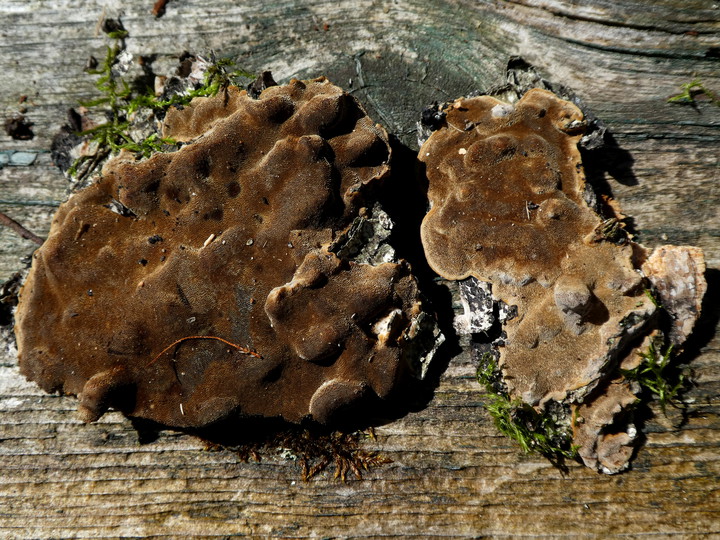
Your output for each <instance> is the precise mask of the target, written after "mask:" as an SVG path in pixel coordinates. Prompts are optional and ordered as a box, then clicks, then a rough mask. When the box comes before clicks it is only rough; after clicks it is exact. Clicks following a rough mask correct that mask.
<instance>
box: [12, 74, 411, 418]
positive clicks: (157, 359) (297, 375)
mask: <svg viewBox="0 0 720 540" xmlns="http://www.w3.org/2000/svg"><path fill="white" fill-rule="evenodd" d="M164 134H165V135H166V136H171V137H173V138H175V139H176V140H179V141H185V142H187V143H188V144H186V145H185V146H184V147H183V148H181V149H180V150H179V151H177V152H175V153H167V154H156V155H154V156H153V157H151V158H150V159H147V160H145V161H136V160H135V159H134V158H132V157H131V156H127V155H121V156H119V157H117V158H115V159H114V160H113V161H111V162H109V163H108V164H107V165H106V167H105V168H104V171H103V176H102V178H101V179H100V181H99V182H97V183H96V184H94V185H92V186H90V187H88V188H86V189H84V190H82V191H80V192H78V193H77V194H75V195H74V196H72V197H71V198H70V200H69V201H68V202H66V203H65V204H63V205H62V206H61V208H60V209H59V211H58V213H57V215H56V216H55V219H54V222H53V225H52V230H51V232H50V235H49V237H48V240H47V242H45V244H44V245H43V246H42V247H41V248H40V249H39V250H38V251H37V252H36V253H35V256H34V261H33V267H32V270H31V273H30V276H29V277H28V280H27V282H26V283H25V286H24V288H23V290H22V293H21V297H20V305H19V307H18V310H17V319H16V320H17V326H16V333H17V336H18V344H19V356H20V369H21V370H22V372H23V373H24V374H25V375H26V376H27V377H28V378H30V379H32V380H34V381H36V382H38V384H40V385H41V386H42V387H43V388H44V389H45V390H47V391H61V392H65V393H70V394H77V395H79V396H80V402H81V410H82V412H83V415H84V418H85V419H87V420H93V419H96V418H97V417H99V416H100V415H101V414H102V413H103V412H104V411H105V410H106V409H107V407H109V406H116V407H117V406H119V405H120V404H122V408H123V410H124V412H126V413H127V414H129V415H131V416H135V417H142V418H147V419H151V420H155V421H158V422H161V423H163V424H166V425H171V426H178V427H202V426H205V425H208V424H210V423H212V422H215V421H218V420H220V419H222V418H225V417H227V416H231V415H259V416H267V417H274V416H278V417H283V418H285V419H287V420H289V421H293V422H299V421H300V420H302V419H303V418H305V417H308V416H312V417H313V418H314V419H315V420H318V421H320V422H324V423H328V422H333V421H335V420H338V411H345V410H346V409H348V408H351V409H354V410H355V411H357V410H358V408H359V407H360V406H361V405H362V404H365V403H371V402H378V401H381V400H383V399H384V398H387V397H388V396H389V395H390V394H391V392H392V391H393V390H394V389H395V388H396V387H397V386H398V385H400V384H401V383H402V382H403V380H404V377H405V376H406V375H408V373H409V372H410V369H409V368H408V367H407V362H406V360H405V359H404V358H403V352H404V351H405V350H406V349H407V346H406V344H405V343H404V341H405V340H406V336H407V331H406V330H408V329H409V328H411V327H412V324H413V322H415V321H416V320H417V318H418V316H419V315H420V313H421V306H420V301H419V296H418V291H417V287H416V283H415V279H414V278H413V277H412V276H411V274H410V271H409V268H408V267H407V265H405V264H404V263H402V262H401V263H395V262H386V263H382V264H378V265H376V266H371V265H369V264H359V263H354V262H350V261H348V260H344V259H339V258H338V257H337V256H336V255H335V254H333V253H330V252H329V251H328V250H327V249H326V248H327V246H328V245H329V244H330V243H331V242H332V241H333V240H334V239H335V238H336V237H337V236H338V234H340V233H341V232H342V231H343V230H345V229H346V228H347V227H349V226H350V225H351V223H352V222H353V220H354V219H355V218H357V217H358V215H359V214H360V211H361V209H363V207H364V205H365V204H367V202H368V200H369V196H370V193H371V191H372V190H373V189H375V187H376V186H378V185H379V184H380V183H382V182H383V180H384V178H385V177H386V176H387V174H388V172H389V158H390V147H389V144H388V140H387V135H386V133H385V131H384V130H383V129H382V128H381V127H379V126H376V125H375V124H373V123H372V122H371V120H370V119H369V118H368V117H367V115H366V114H365V111H364V110H363V109H362V107H361V106H360V105H359V104H358V102H357V101H356V100H355V99H354V98H353V97H351V96H350V95H348V94H346V93H344V92H343V91H342V90H341V89H339V88H337V87H336V86H333V85H332V84H330V83H329V82H328V81H326V80H324V79H317V80H313V81H297V80H294V81H291V82H290V83H289V84H288V85H286V86H276V87H271V88H268V89H266V90H264V91H263V92H262V94H261V95H260V96H259V98H258V99H253V98H251V97H249V96H248V95H247V94H246V92H245V91H240V90H238V89H237V88H233V87H230V88H228V89H227V92H224V93H223V92H221V93H220V94H219V95H218V96H216V97H213V98H201V99H196V100H194V101H193V102H192V103H191V104H190V105H189V106H187V107H185V108H184V109H183V110H171V111H170V112H169V113H168V115H167V117H166V120H165V126H164ZM370 202H371V201H370ZM139 261H142V263H140V264H139V263H138V262H139ZM90 290H92V294H90V293H89V291H90ZM388 318H391V319H392V322H391V323H387V324H386V321H388ZM378 329H382V331H380V330H378ZM192 336H198V338H193V337H192ZM202 336H216V337H218V338H222V339H199V337H202ZM223 340H226V341H223ZM176 342H177V343H176ZM228 342H229V343H231V344H236V345H238V347H235V346H229V345H228V344H227V343H228ZM171 344H175V345H174V346H173V347H170V349H169V350H167V351H164V349H165V348H167V347H168V346H169V345H171ZM163 351H164V352H163ZM246 351H256V353H257V354H248V353H247V352H246ZM120 394H122V399H120V397H118V396H119V395H120ZM128 396H131V397H132V399H130V398H129V397H128ZM360 410H362V409H360Z"/></svg>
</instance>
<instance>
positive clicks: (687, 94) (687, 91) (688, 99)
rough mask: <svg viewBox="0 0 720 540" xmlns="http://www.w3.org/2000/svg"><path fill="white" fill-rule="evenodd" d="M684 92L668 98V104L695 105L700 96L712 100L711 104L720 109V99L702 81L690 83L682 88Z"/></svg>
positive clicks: (697, 80) (696, 80)
mask: <svg viewBox="0 0 720 540" xmlns="http://www.w3.org/2000/svg"><path fill="white" fill-rule="evenodd" d="M680 88H681V89H682V92H680V93H679V94H677V95H674V96H672V97H670V98H668V103H679V104H682V105H695V104H696V102H695V98H696V97H697V96H699V95H705V96H707V97H708V98H709V99H710V103H712V104H713V105H717V106H719V107H720V98H719V97H718V95H717V94H716V93H715V92H713V91H711V90H710V89H709V88H708V87H707V86H705V85H704V84H703V83H702V82H701V81H700V79H695V80H693V81H690V82H689V83H685V84H683V85H681V86H680Z"/></svg>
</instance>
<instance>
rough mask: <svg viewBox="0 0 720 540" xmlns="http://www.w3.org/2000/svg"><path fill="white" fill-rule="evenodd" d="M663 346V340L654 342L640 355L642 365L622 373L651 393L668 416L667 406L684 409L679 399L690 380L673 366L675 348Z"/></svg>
mask: <svg viewBox="0 0 720 540" xmlns="http://www.w3.org/2000/svg"><path fill="white" fill-rule="evenodd" d="M662 345H663V340H662V338H657V339H654V340H652V341H651V342H650V345H649V346H648V348H647V350H646V351H644V352H640V353H638V354H639V355H640V357H641V358H642V362H641V363H640V365H638V366H637V367H635V368H633V369H623V370H620V372H621V373H622V375H623V376H624V377H625V378H626V379H627V380H629V381H635V382H637V383H638V384H639V385H640V386H641V387H642V388H643V389H645V390H647V391H648V392H650V394H651V395H652V396H654V397H655V398H656V399H657V401H658V404H659V405H660V408H661V409H662V411H663V414H667V413H666V407H667V405H672V406H673V407H676V408H681V407H682V404H681V402H680V401H679V399H678V397H679V395H680V393H682V391H683V390H684V389H685V387H686V386H687V384H688V383H689V379H688V377H687V375H686V373H685V372H683V371H678V370H677V367H676V366H674V365H673V362H672V360H673V358H674V356H675V355H674V353H673V346H672V345H670V346H668V347H667V348H665V349H664V350H663V348H662Z"/></svg>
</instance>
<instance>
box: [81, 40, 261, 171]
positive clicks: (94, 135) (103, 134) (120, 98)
mask: <svg viewBox="0 0 720 540" xmlns="http://www.w3.org/2000/svg"><path fill="white" fill-rule="evenodd" d="M108 35H109V36H110V38H111V39H113V40H114V43H113V44H112V45H111V46H108V48H107V52H106V54H105V60H104V61H103V63H102V64H101V65H100V66H99V67H98V68H97V69H93V70H89V71H88V73H90V74H91V75H97V76H98V78H97V81H96V82H95V86H96V88H97V89H98V91H99V93H100V95H99V96H98V97H97V98H95V99H92V100H89V101H85V102H81V105H83V106H84V107H86V108H88V109H91V110H92V109H95V110H96V111H98V112H102V113H104V115H105V116H106V117H107V118H108V121H107V122H106V123H104V124H100V125H98V126H95V127H93V128H92V129H88V130H86V131H83V132H81V133H79V135H80V136H83V137H88V138H89V139H90V140H91V141H92V142H94V143H96V145H97V150H96V151H95V152H94V153H93V154H92V155H87V156H83V157H81V158H79V159H77V160H76V161H75V162H74V163H73V164H72V166H71V167H70V169H69V170H68V174H69V175H70V176H71V177H75V178H76V179H78V180H79V179H81V178H84V177H87V176H89V175H90V174H92V173H93V171H95V170H96V168H97V167H98V166H99V165H100V164H101V163H102V161H103V160H104V159H105V158H107V157H108V156H109V155H111V154H114V153H117V152H119V151H121V150H127V151H130V152H134V153H135V154H136V155H137V156H138V157H149V156H150V155H152V154H153V153H155V152H158V151H161V150H163V149H167V148H168V147H172V146H173V145H175V144H176V141H174V140H173V139H171V138H163V137H161V136H160V135H159V134H158V133H152V134H150V135H149V136H147V137H146V138H144V139H139V140H138V139H134V138H133V136H132V135H131V134H130V127H131V118H132V115H133V113H135V112H137V111H138V110H140V109H142V108H147V109H151V110H152V111H153V112H154V113H155V115H156V116H158V115H159V114H164V113H165V111H167V110H168V109H169V108H170V107H173V106H183V105H187V104H188V103H190V101H192V100H193V99H194V98H196V97H208V96H214V95H216V94H217V93H218V92H220V91H222V90H225V89H226V88H227V87H228V86H230V85H231V84H234V83H235V82H237V81H238V80H239V79H241V78H247V79H250V78H253V75H252V74H251V73H248V72H246V71H243V70H241V69H235V68H234V64H233V62H232V61H231V60H229V59H219V60H215V59H214V58H212V59H211V63H210V65H209V67H208V68H207V70H206V71H205V78H204V81H203V83H202V84H201V85H200V86H198V87H197V88H195V89H194V90H190V91H188V92H186V93H183V94H175V95H172V96H170V97H169V98H168V99H161V98H160V97H157V96H156V95H155V93H154V90H153V89H152V88H149V87H146V88H143V89H141V90H136V89H134V88H133V87H132V86H131V84H129V83H128V81H127V80H125V78H123V76H122V75H119V74H118V73H117V72H115V71H113V67H115V66H116V64H117V63H118V57H119V55H120V53H122V52H123V50H124V49H125V44H124V38H126V37H127V32H126V31H115V32H110V33H109V34H108Z"/></svg>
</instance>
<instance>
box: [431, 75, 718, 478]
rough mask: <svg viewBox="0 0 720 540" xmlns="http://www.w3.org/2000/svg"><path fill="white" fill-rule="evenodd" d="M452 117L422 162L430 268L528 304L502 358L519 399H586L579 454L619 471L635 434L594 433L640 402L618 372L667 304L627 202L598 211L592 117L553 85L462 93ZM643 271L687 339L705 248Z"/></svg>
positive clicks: (675, 253)
mask: <svg viewBox="0 0 720 540" xmlns="http://www.w3.org/2000/svg"><path fill="white" fill-rule="evenodd" d="M445 112H446V116H445V119H444V124H443V126H442V127H441V128H440V129H438V130H437V131H435V132H434V133H433V134H432V135H431V136H430V137H429V139H428V140H427V141H426V142H425V143H424V145H423V146H422V148H421V149H420V155H419V157H420V160H421V161H422V162H424V164H425V167H426V173H427V178H428V183H429V187H428V198H429V201H430V206H431V207H430V211H429V212H428V214H427V215H426V216H425V219H424V220H423V223H422V227H421V237H422V243H423V247H424V249H425V254H426V257H427V259H428V262H429V264H430V266H431V267H432V268H433V269H434V270H435V271H436V272H437V273H438V274H440V275H441V276H443V277H445V278H447V279H452V280H462V279H465V278H468V277H469V276H472V277H474V278H477V279H478V280H481V281H484V282H488V283H490V284H492V294H493V297H494V298H495V299H496V300H499V301H502V302H504V303H505V304H506V305H508V306H514V307H515V308H516V309H517V316H516V317H514V318H510V319H508V320H506V321H505V322H504V323H503V325H504V328H503V329H504V331H505V332H506V335H507V337H506V338H504V339H503V346H501V347H500V350H499V352H500V359H499V366H500V368H501V370H502V373H503V377H504V382H505V384H506V385H507V388H508V390H509V392H510V395H511V397H513V398H521V399H522V400H523V401H524V402H525V403H528V404H530V405H532V406H534V407H536V408H538V409H543V408H544V407H545V406H546V405H547V404H549V403H551V402H565V403H570V404H576V405H578V404H582V403H585V405H584V407H585V409H583V410H582V411H581V413H582V414H585V415H587V417H588V423H587V424H586V425H585V427H583V428H579V430H577V431H576V437H577V438H578V441H579V442H578V444H579V445H580V455H581V456H582V457H583V459H585V461H586V463H587V464H588V466H592V467H599V468H603V470H607V471H610V472H616V471H617V470H620V469H621V468H622V467H623V466H624V464H626V463H627V459H629V456H630V454H631V451H629V450H628V447H629V445H630V444H631V441H632V439H633V437H630V436H628V435H627V432H625V435H626V436H623V437H621V436H619V435H618V436H614V437H612V438H608V437H605V435H603V429H604V427H603V428H602V429H601V428H600V427H598V426H597V425H595V424H598V425H602V426H605V425H606V424H605V423H604V422H612V421H613V418H614V416H613V415H608V414H605V413H602V414H601V413H598V412H597V411H598V410H600V411H604V410H606V409H608V408H609V409H612V410H615V408H616V407H617V408H619V409H623V408H625V407H626V406H627V404H628V403H629V401H628V400H629V399H630V398H629V397H628V396H629V395H630V396H632V395H633V394H632V393H631V392H628V391H625V390H622V391H621V390H616V389H615V387H614V386H608V384H609V382H608V381H607V377H608V374H609V373H611V372H612V371H613V370H614V369H616V367H617V364H618V362H619V360H618V359H619V358H620V356H621V355H622V354H624V352H625V349H627V347H628V346H629V344H630V343H631V342H633V341H636V340H637V339H639V338H640V337H642V336H643V335H646V334H647V333H648V332H649V331H651V330H652V329H653V328H654V325H655V314H656V311H657V309H658V308H657V307H656V305H655V303H654V302H653V300H652V299H651V298H650V297H649V296H648V295H646V294H645V289H646V287H647V286H648V284H647V282H646V281H645V279H644V277H643V274H642V273H641V271H640V265H641V264H642V263H643V261H644V260H645V259H646V258H647V253H646V251H645V249H644V248H642V247H641V246H639V245H638V244H635V243H634V242H632V241H629V240H628V239H627V238H624V237H623V235H622V234H618V233H619V230H618V229H619V228H621V225H620V224H619V218H620V217H621V214H619V210H617V205H616V204H614V203H611V204H606V207H607V210H608V211H610V212H613V211H616V212H617V213H616V215H614V216H611V217H610V218H607V219H604V218H603V217H602V216H600V215H598V213H597V212H596V211H595V210H594V209H593V208H591V207H590V205H589V204H588V202H587V201H588V200H590V201H592V200H593V198H594V197H593V196H592V194H591V193H589V191H588V190H589V188H588V187H587V186H586V184H585V177H584V173H583V167H582V162H581V157H580V153H579V150H578V147H577V145H578V142H579V140H580V138H581V137H582V134H583V127H584V122H583V114H582V112H581V111H580V110H579V109H578V108H577V107H576V106H575V105H573V104H572V103H569V102H567V101H563V100H562V99H559V98H558V97H557V96H555V95H554V94H553V93H551V92H549V91H547V90H540V89H533V90H530V91H528V92H527V93H526V94H525V95H524V96H523V97H522V99H520V101H518V102H517V103H515V104H514V105H510V104H508V103H504V102H502V101H499V100H497V99H495V98H493V97H490V96H479V97H474V98H461V99H458V100H456V101H455V102H453V103H451V104H449V105H448V106H447V107H446V109H445ZM643 270H645V273H646V275H648V276H649V279H650V281H651V282H652V283H653V285H654V286H655V287H656V288H657V290H658V291H659V293H660V295H661V296H662V297H663V298H666V297H667V298H668V306H667V309H668V310H669V311H670V313H671V314H672V315H673V316H674V317H676V319H677V321H676V324H675V332H674V335H675V336H677V339H678V340H679V341H682V340H684V339H685V338H686V337H687V335H688V334H689V331H690V329H691V328H692V326H693V324H694V322H695V320H696V318H697V316H698V315H699V309H700V301H701V298H702V295H703V294H704V291H705V285H704V277H703V271H704V263H703V260H702V253H701V251H700V250H698V249H697V248H687V247H680V248H670V247H667V248H663V249H661V250H660V251H658V252H656V254H653V255H652V256H650V258H649V259H648V261H647V262H646V263H645V266H643ZM671 298H672V300H671ZM466 317H467V315H466ZM460 326H461V327H462V326H463V325H462V324H460ZM465 326H467V324H465ZM679 341H678V342H679ZM618 388H620V387H618ZM623 388H624V387H623ZM621 395H622V396H624V397H622V399H621ZM626 398H627V399H626ZM594 399H597V400H598V401H597V402H592V400H594ZM632 399H634V397H633V398H632ZM616 412H617V411H616ZM606 439H607V440H606Z"/></svg>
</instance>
